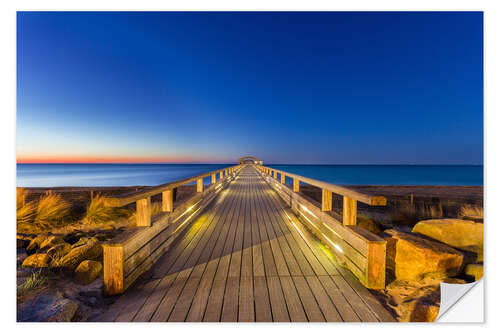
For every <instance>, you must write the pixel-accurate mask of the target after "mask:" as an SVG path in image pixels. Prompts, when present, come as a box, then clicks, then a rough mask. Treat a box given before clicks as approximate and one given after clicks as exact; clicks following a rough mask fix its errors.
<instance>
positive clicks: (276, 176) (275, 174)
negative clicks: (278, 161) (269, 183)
mask: <svg viewBox="0 0 500 333" xmlns="http://www.w3.org/2000/svg"><path fill="white" fill-rule="evenodd" d="M273 178H274V179H278V171H276V170H274V176H273Z"/></svg>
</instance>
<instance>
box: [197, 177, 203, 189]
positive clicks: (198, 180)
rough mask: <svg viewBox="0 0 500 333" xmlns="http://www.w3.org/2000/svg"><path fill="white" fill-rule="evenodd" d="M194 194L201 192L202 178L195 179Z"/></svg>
mask: <svg viewBox="0 0 500 333" xmlns="http://www.w3.org/2000/svg"><path fill="white" fill-rule="evenodd" d="M196 192H203V178H198V179H196Z"/></svg>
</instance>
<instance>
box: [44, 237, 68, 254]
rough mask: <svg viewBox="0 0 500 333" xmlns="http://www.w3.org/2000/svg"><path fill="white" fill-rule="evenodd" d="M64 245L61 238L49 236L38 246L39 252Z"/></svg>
mask: <svg viewBox="0 0 500 333" xmlns="http://www.w3.org/2000/svg"><path fill="white" fill-rule="evenodd" d="M61 243H64V239H63V238H62V237H61V236H49V237H47V238H46V239H45V240H44V241H43V242H41V244H40V250H42V251H43V250H48V249H50V248H51V247H53V246H54V245H57V244H61Z"/></svg>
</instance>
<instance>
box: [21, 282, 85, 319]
mask: <svg viewBox="0 0 500 333" xmlns="http://www.w3.org/2000/svg"><path fill="white" fill-rule="evenodd" d="M77 310H78V303H76V302H74V301H72V300H70V299H67V298H64V297H62V294H61V293H60V292H59V291H56V290H51V291H48V292H45V293H43V294H41V295H39V296H38V297H36V298H35V299H33V300H31V301H27V302H25V303H23V304H21V305H20V306H18V309H17V321H20V322H69V321H71V320H72V319H73V317H74V316H75V313H76V312H77Z"/></svg>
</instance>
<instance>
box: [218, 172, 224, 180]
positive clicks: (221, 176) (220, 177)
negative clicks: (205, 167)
mask: <svg viewBox="0 0 500 333" xmlns="http://www.w3.org/2000/svg"><path fill="white" fill-rule="evenodd" d="M222 178H224V176H223V175H222V171H221V172H219V180H220V179H222Z"/></svg>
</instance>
